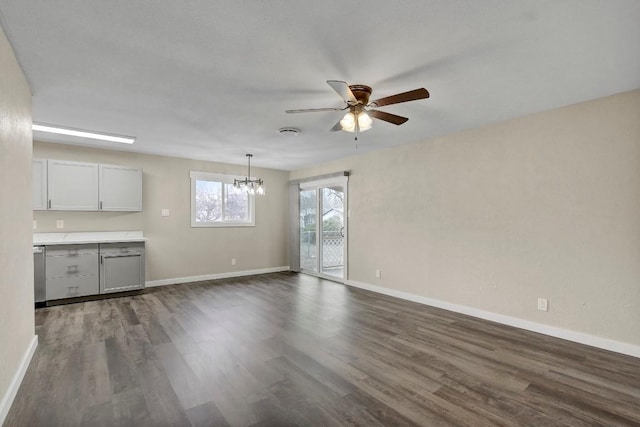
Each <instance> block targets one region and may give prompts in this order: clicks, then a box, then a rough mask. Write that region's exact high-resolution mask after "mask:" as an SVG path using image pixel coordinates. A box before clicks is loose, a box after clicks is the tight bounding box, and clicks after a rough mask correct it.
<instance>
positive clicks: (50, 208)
mask: <svg viewBox="0 0 640 427" xmlns="http://www.w3.org/2000/svg"><path fill="white" fill-rule="evenodd" d="M49 209H51V199H49Z"/></svg>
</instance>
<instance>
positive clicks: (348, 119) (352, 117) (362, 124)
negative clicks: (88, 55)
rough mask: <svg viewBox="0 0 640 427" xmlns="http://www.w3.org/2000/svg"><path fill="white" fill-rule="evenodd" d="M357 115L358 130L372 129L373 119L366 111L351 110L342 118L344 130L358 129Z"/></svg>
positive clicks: (341, 122) (352, 130) (341, 124)
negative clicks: (356, 111) (354, 111)
mask: <svg viewBox="0 0 640 427" xmlns="http://www.w3.org/2000/svg"><path fill="white" fill-rule="evenodd" d="M356 115H357V117H358V118H357V120H358V131H359V132H364V131H366V130H369V129H371V125H372V124H373V120H372V119H371V117H369V115H368V114H367V113H365V112H361V113H355V114H354V113H352V112H349V113H347V114H345V115H344V117H343V118H342V120H340V126H342V130H344V131H346V132H355V130H356Z"/></svg>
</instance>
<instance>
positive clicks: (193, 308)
mask: <svg viewBox="0 0 640 427" xmlns="http://www.w3.org/2000/svg"><path fill="white" fill-rule="evenodd" d="M36 325H37V326H36V328H37V329H36V332H37V334H38V336H39V342H40V344H39V346H38V348H37V350H36V353H35V355H34V357H33V360H32V362H31V365H30V367H29V369H28V371H27V374H26V376H25V378H24V381H23V383H22V386H21V388H20V390H19V392H18V395H17V397H16V399H15V401H14V404H13V407H12V409H11V411H10V413H9V415H8V418H7V420H6V422H5V425H6V426H74V425H87V426H121V425H122V426H146V425H153V426H189V425H192V426H227V425H231V426H245V425H253V426H294V425H298V426H321V425H330V426H333V425H336V426H342V425H361V426H381V425H384V426H406V425H423V426H437V425H468V426H496V425H498V426H499V425H531V426H545V425H553V426H593V425H605V426H617V425H640V359H636V358H633V357H627V356H623V355H619V354H615V353H610V352H606V351H602V350H598V349H594V348H590V347H586V346H582V345H579V344H574V343H569V342H566V341H562V340H559V339H555V338H551V337H547V336H543V335H538V334H535V333H531V332H526V331H522V330H518V329H515V328H511V327H507V326H502V325H498V324H495V323H491V322H487V321H483V320H479V319H475V318H471V317H467V316H463V315H459V314H454V313H450V312H447V311H444V310H439V309H435V308H430V307H427V306H423V305H419V304H415V303H412V302H407V301H403V300H399V299H395V298H391V297H387V296H384V295H378V294H375V293H371V292H367V291H363V290H359V289H354V288H349V287H346V286H343V285H340V284H337V283H332V282H329V281H324V280H320V279H316V278H313V277H308V276H304V275H297V274H291V273H277V274H268V275H262V276H253V277H247V278H239V279H233V280H219V281H212V282H199V283H193V284H183V285H176V286H166V287H162V288H153V289H149V290H148V291H147V292H146V293H143V294H140V295H135V296H129V297H121V298H114V299H106V300H101V301H90V302H83V303H77V304H69V305H63V306H56V307H50V308H45V309H40V310H37V311H36Z"/></svg>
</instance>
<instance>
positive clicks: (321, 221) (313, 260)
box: [299, 177, 347, 280]
mask: <svg viewBox="0 0 640 427" xmlns="http://www.w3.org/2000/svg"><path fill="white" fill-rule="evenodd" d="M299 212H300V269H301V270H302V272H304V273H308V274H313V275H317V276H322V277H327V278H333V279H338V280H345V279H346V278H347V217H346V213H347V177H340V178H337V179H333V180H323V181H316V182H306V183H304V184H300V209H299Z"/></svg>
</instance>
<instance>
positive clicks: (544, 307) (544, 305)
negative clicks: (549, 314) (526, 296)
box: [538, 298, 549, 311]
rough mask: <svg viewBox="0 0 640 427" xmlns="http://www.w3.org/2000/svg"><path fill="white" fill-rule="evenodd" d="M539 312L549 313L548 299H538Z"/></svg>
mask: <svg viewBox="0 0 640 427" xmlns="http://www.w3.org/2000/svg"><path fill="white" fill-rule="evenodd" d="M538 310H540V311H549V300H547V299H546V298H538Z"/></svg>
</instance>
